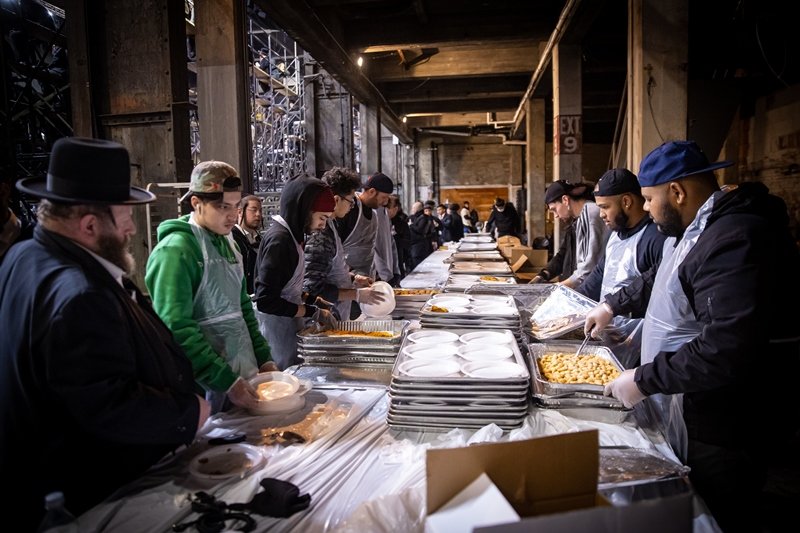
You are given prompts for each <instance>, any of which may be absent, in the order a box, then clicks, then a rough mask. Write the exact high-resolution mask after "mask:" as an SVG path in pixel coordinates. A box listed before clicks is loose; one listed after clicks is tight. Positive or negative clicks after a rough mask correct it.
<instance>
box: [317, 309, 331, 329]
mask: <svg viewBox="0 0 800 533" xmlns="http://www.w3.org/2000/svg"><path fill="white" fill-rule="evenodd" d="M311 320H313V321H314V322H316V323H317V324H319V325H320V326H322V329H336V325H337V324H336V318H335V317H334V316H333V313H331V312H330V311H327V310H325V309H317V310H316V312H315V313H314V316H312V317H311Z"/></svg>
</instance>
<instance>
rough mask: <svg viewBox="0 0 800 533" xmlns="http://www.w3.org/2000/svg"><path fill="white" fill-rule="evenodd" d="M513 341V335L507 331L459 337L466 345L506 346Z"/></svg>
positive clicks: (479, 332)
mask: <svg viewBox="0 0 800 533" xmlns="http://www.w3.org/2000/svg"><path fill="white" fill-rule="evenodd" d="M513 339H514V337H513V335H511V334H510V333H508V332H505V331H473V332H471V333H464V334H463V335H461V336H460V337H459V340H461V342H463V343H464V344H505V343H509V342H511V341H512V340H513Z"/></svg>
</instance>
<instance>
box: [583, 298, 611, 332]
mask: <svg viewBox="0 0 800 533" xmlns="http://www.w3.org/2000/svg"><path fill="white" fill-rule="evenodd" d="M612 318H614V313H613V312H612V311H611V307H609V306H608V304H606V303H602V304H600V305H598V306H595V308H594V309H592V310H591V311H589V312H588V313H587V314H586V322H585V323H584V324H583V333H584V335H586V336H588V335H589V334H591V336H592V337H593V338H595V339H596V338H598V337H597V336H598V334H599V333H600V332H601V331H603V330H604V329H605V328H606V326H608V325H609V324H610V323H611V319H612Z"/></svg>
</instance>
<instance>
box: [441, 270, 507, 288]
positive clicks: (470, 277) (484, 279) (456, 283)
mask: <svg viewBox="0 0 800 533" xmlns="http://www.w3.org/2000/svg"><path fill="white" fill-rule="evenodd" d="M516 284H517V280H516V278H514V276H498V275H496V274H461V273H458V274H457V273H451V274H450V276H448V278H447V283H446V284H445V286H444V290H445V292H464V291H466V290H467V289H473V288H474V287H475V286H476V285H478V286H487V287H488V286H497V285H516Z"/></svg>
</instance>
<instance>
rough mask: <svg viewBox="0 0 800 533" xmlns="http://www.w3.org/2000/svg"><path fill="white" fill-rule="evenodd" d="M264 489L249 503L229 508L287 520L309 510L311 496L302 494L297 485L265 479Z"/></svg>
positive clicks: (263, 481) (233, 505) (262, 483)
mask: <svg viewBox="0 0 800 533" xmlns="http://www.w3.org/2000/svg"><path fill="white" fill-rule="evenodd" d="M261 486H262V487H264V490H263V491H262V492H259V493H258V494H256V495H255V496H253V499H252V500H250V501H249V502H248V503H244V504H242V503H236V504H232V505H230V506H229V508H230V509H233V510H237V511H238V510H248V511H251V512H253V513H256V514H260V515H262V516H272V517H275V518H287V517H289V516H292V515H293V514H294V513H296V512H298V511H302V510H303V509H306V508H308V506H309V505H310V504H311V495H310V494H300V489H299V488H298V487H297V485H294V484H292V483H289V482H288V481H282V480H280V479H273V478H264V479H262V480H261Z"/></svg>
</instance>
